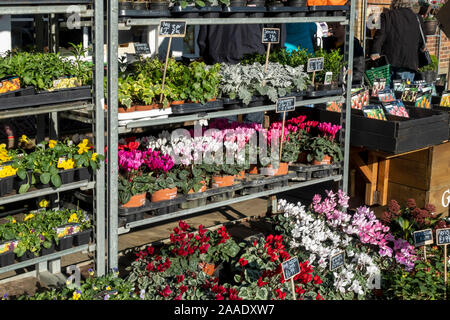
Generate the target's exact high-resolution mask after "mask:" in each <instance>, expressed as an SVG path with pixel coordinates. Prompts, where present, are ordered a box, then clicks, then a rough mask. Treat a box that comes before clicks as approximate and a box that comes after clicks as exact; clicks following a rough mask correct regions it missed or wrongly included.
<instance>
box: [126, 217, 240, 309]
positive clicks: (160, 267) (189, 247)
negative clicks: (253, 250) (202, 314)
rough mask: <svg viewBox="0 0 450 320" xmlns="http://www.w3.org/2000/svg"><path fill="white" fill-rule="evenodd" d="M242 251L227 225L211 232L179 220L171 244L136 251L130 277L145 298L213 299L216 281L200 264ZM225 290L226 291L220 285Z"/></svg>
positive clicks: (220, 259) (217, 260)
mask: <svg viewBox="0 0 450 320" xmlns="http://www.w3.org/2000/svg"><path fill="white" fill-rule="evenodd" d="M239 250H240V248H239V246H238V245H237V244H236V242H235V241H234V240H232V239H231V238H230V235H229V234H228V232H227V231H226V229H225V227H221V228H219V229H218V230H216V231H210V230H206V229H205V228H203V226H202V225H200V226H199V228H198V230H197V231H195V230H194V229H192V228H191V227H190V226H189V225H188V224H186V223H185V222H183V221H179V224H178V227H175V228H174V229H173V233H171V235H170V244H169V245H168V246H163V247H160V248H156V247H153V246H150V247H147V249H146V250H144V251H140V252H139V253H137V259H136V261H135V262H133V263H132V264H131V266H130V267H129V268H128V269H129V270H130V274H129V276H128V279H127V280H128V281H130V282H131V283H133V284H135V286H136V289H137V290H139V291H140V292H141V293H143V294H144V296H145V298H146V299H176V300H181V299H206V298H214V296H215V294H214V292H215V291H217V290H219V288H218V287H217V286H216V282H217V281H215V280H214V279H213V278H212V277H210V276H208V275H206V274H205V273H204V272H203V271H201V270H199V263H200V262H207V263H217V262H219V261H224V262H226V261H229V260H230V259H231V258H233V257H235V256H236V255H237V254H238V252H239ZM223 290H225V291H227V289H223V288H220V291H223ZM227 292H228V295H230V292H229V291H227ZM231 295H233V292H231Z"/></svg>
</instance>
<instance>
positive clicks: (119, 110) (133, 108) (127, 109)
mask: <svg viewBox="0 0 450 320" xmlns="http://www.w3.org/2000/svg"><path fill="white" fill-rule="evenodd" d="M117 111H118V112H119V113H128V112H134V111H136V108H135V107H134V106H131V107H129V108H122V107H119V108H117Z"/></svg>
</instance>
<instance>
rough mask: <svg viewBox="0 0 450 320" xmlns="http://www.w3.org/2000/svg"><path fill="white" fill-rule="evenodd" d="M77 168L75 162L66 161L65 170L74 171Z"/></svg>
mask: <svg viewBox="0 0 450 320" xmlns="http://www.w3.org/2000/svg"><path fill="white" fill-rule="evenodd" d="M73 167H75V162H74V161H73V160H72V159H69V160H67V161H64V170H68V169H73Z"/></svg>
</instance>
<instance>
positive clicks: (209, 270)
mask: <svg viewBox="0 0 450 320" xmlns="http://www.w3.org/2000/svg"><path fill="white" fill-rule="evenodd" d="M198 266H199V267H200V269H202V271H203V272H204V273H206V274H207V275H208V276H212V275H213V274H214V271H216V266H215V265H213V264H210V263H206V262H200V263H199V264H198Z"/></svg>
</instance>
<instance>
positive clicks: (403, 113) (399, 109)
mask: <svg viewBox="0 0 450 320" xmlns="http://www.w3.org/2000/svg"><path fill="white" fill-rule="evenodd" d="M383 107H384V109H385V110H386V112H387V113H388V114H390V115H393V116H398V117H404V118H409V114H408V111H407V110H406V108H405V106H404V105H403V102H402V101H401V100H395V101H392V102H388V103H383Z"/></svg>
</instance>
